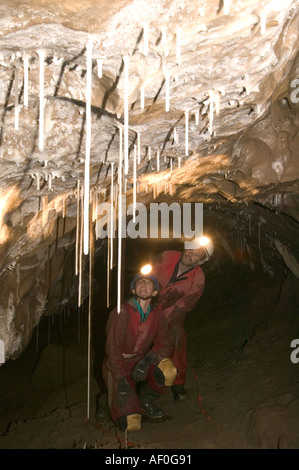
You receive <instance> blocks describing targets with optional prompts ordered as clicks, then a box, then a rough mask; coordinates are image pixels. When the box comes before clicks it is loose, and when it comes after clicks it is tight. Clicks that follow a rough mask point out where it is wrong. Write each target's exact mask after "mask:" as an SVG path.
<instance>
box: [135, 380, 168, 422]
mask: <svg viewBox="0 0 299 470" xmlns="http://www.w3.org/2000/svg"><path fill="white" fill-rule="evenodd" d="M138 395H139V400H140V403H141V408H142V411H143V412H144V413H145V414H146V415H147V416H148V417H149V418H154V419H157V418H163V416H165V413H164V411H163V410H161V408H158V407H157V406H155V405H154V404H153V403H152V400H155V399H156V398H158V396H159V395H160V394H159V393H158V392H155V391H154V390H153V389H151V388H150V386H149V385H148V383H147V382H145V383H143V384H142V385H141V386H140V390H139V393H138Z"/></svg>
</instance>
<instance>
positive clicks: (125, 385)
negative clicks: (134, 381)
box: [115, 377, 134, 408]
mask: <svg viewBox="0 0 299 470" xmlns="http://www.w3.org/2000/svg"><path fill="white" fill-rule="evenodd" d="M130 394H131V395H134V394H133V390H132V388H131V385H130V384H129V382H128V381H127V379H126V378H125V377H123V378H122V379H119V380H118V388H117V394H116V397H115V404H116V406H117V407H118V408H123V407H124V406H125V404H126V401H127V399H128V396H129V395H130Z"/></svg>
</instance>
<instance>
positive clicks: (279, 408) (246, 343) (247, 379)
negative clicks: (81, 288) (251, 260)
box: [0, 264, 299, 449]
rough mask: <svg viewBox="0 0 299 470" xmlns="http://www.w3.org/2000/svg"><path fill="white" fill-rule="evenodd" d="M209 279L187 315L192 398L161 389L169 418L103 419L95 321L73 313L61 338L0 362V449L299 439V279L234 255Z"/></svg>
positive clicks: (277, 443)
mask: <svg viewBox="0 0 299 470" xmlns="http://www.w3.org/2000/svg"><path fill="white" fill-rule="evenodd" d="M233 273H234V275H233ZM206 279H207V282H206V289H205V292H204V295H203V297H202V298H201V300H200V301H199V303H198V306H197V307H196V309H195V310H194V311H193V312H191V313H190V314H189V315H188V317H187V319H186V330H187V333H188V341H189V343H188V355H189V365H188V373H187V382H186V390H187V399H186V400H185V401H182V402H174V401H173V399H172V395H171V391H170V390H169V391H168V392H167V393H166V394H165V395H164V396H161V397H159V399H158V400H157V401H156V405H158V406H160V407H161V408H163V409H164V411H165V412H166V418H164V419H163V420H161V421H158V422H150V421H147V420H144V421H143V426H142V430H141V431H139V432H132V433H128V434H127V435H125V433H124V432H120V431H119V430H117V429H116V428H115V426H114V425H113V423H112V422H110V423H108V424H105V425H100V424H99V423H97V421H96V420H95V411H96V400H97V395H98V391H99V389H98V385H97V382H96V380H95V379H94V377H93V376H92V375H93V374H92V373H91V376H92V377H91V380H90V385H89V386H88V380H87V377H88V374H87V370H88V360H87V336H88V335H87V326H86V324H87V321H86V318H85V316H84V314H83V315H82V318H80V327H79V321H78V320H76V321H72V319H71V317H69V316H68V315H67V314H66V315H65V316H64V317H63V318H60V322H58V320H57V322H58V323H59V325H58V329H59V330H60V337H62V336H63V335H64V340H63V341H62V342H61V341H60V342H59V341H58V340H57V338H58V336H59V335H58V336H57V337H56V338H55V335H54V334H52V337H51V339H50V338H48V340H49V341H48V344H46V345H45V346H44V347H43V348H42V349H41V350H39V352H37V350H38V348H37V346H36V344H37V336H36V337H33V338H32V341H31V343H30V344H29V346H28V347H27V349H26V350H25V352H24V353H23V355H22V356H21V357H20V358H18V359H16V360H14V361H8V362H7V363H6V364H4V365H3V366H2V367H1V368H0V397H1V398H0V411H1V413H0V416H1V418H0V449H127V448H135V449H277V448H281V449H298V448H299V432H298V431H299V424H298V423H299V362H298V363H293V362H292V361H291V359H290V355H291V352H292V348H291V347H290V344H291V341H292V340H293V339H295V338H299V316H298V294H297V292H298V291H299V290H298V279H295V278H294V277H293V276H291V275H290V273H289V275H287V273H282V274H281V275H280V276H275V277H269V276H268V275H265V274H264V275H263V274H259V275H256V274H255V273H254V272H252V271H251V270H248V269H247V268H246V269H245V268H244V267H243V266H235V265H233V264H232V266H231V267H230V268H229V269H228V270H227V271H226V274H225V276H223V272H222V273H221V272H220V271H219V272H216V273H215V272H214V273H212V274H210V275H209V274H208V275H207V276H206ZM53 327H54V325H52V327H51V328H52V330H53ZM48 328H49V326H48ZM76 328H77V330H78V331H80V336H79V334H78V331H76ZM80 329H81V330H80ZM52 330H50V331H52ZM45 331H46V328H45ZM48 331H49V330H48ZM45 334H46V333H45ZM66 338H67V339H66ZM74 338H75V339H74ZM79 338H80V339H79ZM39 340H40V341H42V329H41V328H40V337H39ZM298 356H299V355H298ZM92 360H93V359H91V361H92ZM88 390H89V391H88ZM88 395H89V396H90V399H89V400H87V396H88ZM88 416H89V418H88V419H87V417H88Z"/></svg>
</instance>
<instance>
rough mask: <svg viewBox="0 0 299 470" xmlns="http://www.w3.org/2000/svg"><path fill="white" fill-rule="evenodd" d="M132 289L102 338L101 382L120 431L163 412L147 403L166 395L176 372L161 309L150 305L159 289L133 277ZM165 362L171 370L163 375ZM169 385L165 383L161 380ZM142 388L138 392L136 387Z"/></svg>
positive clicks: (148, 280) (146, 279)
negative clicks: (103, 345) (104, 340)
mask: <svg viewBox="0 0 299 470" xmlns="http://www.w3.org/2000/svg"><path fill="white" fill-rule="evenodd" d="M132 283H133V284H131V288H132V292H133V294H134V297H132V298H131V299H130V300H129V301H128V302H125V303H123V304H122V306H121V309H120V312H119V313H118V312H117V310H116V309H114V310H112V312H111V313H110V315H109V318H108V322H107V327H106V334H107V341H106V359H105V361H104V364H103V378H104V380H105V383H106V386H107V390H108V403H109V408H110V416H111V418H112V420H113V421H114V422H115V423H116V424H117V426H118V427H119V428H120V429H122V430H125V429H127V430H129V431H134V430H139V429H140V428H141V414H142V412H145V413H147V414H148V415H149V416H151V417H154V418H160V417H162V416H164V412H163V411H162V410H160V409H159V408H157V407H155V406H154V405H153V403H151V398H153V396H154V397H156V392H158V393H164V392H165V386H166V385H171V384H172V383H173V380H174V378H175V375H176V372H177V371H176V369H175V367H174V366H173V364H172V363H171V361H169V359H167V357H168V355H169V353H170V352H171V346H170V344H169V338H168V335H167V322H166V319H165V317H164V315H163V311H162V309H161V307H160V306H159V305H153V302H152V299H153V298H154V297H155V296H156V295H157V288H158V283H157V281H156V280H155V279H154V278H153V276H150V275H148V276H143V275H142V276H141V275H139V276H137V277H136V278H135V279H134V280H133V281H132ZM165 359H167V361H168V366H169V365H170V368H172V371H171V374H172V379H171V380H170V382H171V383H170V382H169V383H168V382H167V380H169V376H168V375H167V374H168V373H169V370H170V369H169V367H168V369H167V371H166V373H165V374H164V372H163V370H164V369H163V365H164V366H165ZM165 379H167V380H165ZM138 382H141V383H142V384H141V387H140V390H139V391H138V393H137V391H136V384H137V383H138Z"/></svg>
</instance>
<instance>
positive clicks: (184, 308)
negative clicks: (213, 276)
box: [164, 269, 205, 319]
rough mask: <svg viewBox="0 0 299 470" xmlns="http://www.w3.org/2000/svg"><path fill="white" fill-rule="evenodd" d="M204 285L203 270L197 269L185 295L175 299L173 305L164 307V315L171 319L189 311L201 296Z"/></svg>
mask: <svg viewBox="0 0 299 470" xmlns="http://www.w3.org/2000/svg"><path fill="white" fill-rule="evenodd" d="M204 287H205V276H204V273H203V271H202V270H201V269H198V270H197V272H196V273H195V275H194V276H193V279H192V284H191V286H189V288H188V290H187V291H186V293H185V295H184V296H183V297H181V298H180V299H179V300H177V301H176V302H175V304H174V305H172V306H170V307H166V308H165V309H164V314H165V316H166V317H167V318H169V319H173V318H176V317H177V316H180V315H181V314H184V313H187V312H190V311H191V310H192V309H193V308H194V307H195V305H196V304H197V302H198V301H199V299H200V297H201V296H202V293H203V290H204Z"/></svg>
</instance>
